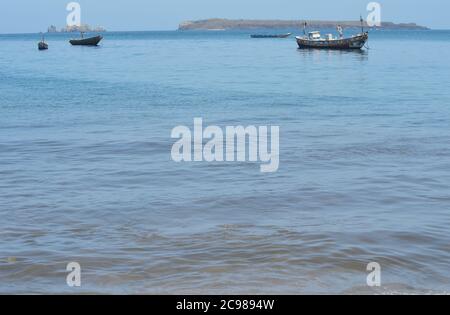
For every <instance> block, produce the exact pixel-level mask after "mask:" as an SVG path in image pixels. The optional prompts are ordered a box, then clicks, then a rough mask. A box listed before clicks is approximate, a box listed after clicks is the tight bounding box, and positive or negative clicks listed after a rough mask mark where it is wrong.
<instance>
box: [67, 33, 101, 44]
mask: <svg viewBox="0 0 450 315" xmlns="http://www.w3.org/2000/svg"><path fill="white" fill-rule="evenodd" d="M102 39H103V36H100V35H98V36H95V37H89V38H83V35H82V36H81V38H80V39H72V40H70V41H69V42H70V43H71V44H72V45H73V46H97V45H98V43H100V41H101V40H102Z"/></svg>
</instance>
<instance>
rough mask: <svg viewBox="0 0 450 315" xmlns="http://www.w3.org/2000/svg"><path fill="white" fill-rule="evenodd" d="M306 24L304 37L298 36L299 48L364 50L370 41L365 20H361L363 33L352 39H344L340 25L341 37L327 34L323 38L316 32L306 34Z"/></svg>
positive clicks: (338, 28)
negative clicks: (364, 24)
mask: <svg viewBox="0 0 450 315" xmlns="http://www.w3.org/2000/svg"><path fill="white" fill-rule="evenodd" d="M306 25H307V24H306V23H304V29H303V33H304V34H305V35H304V36H303V37H299V36H297V37H296V39H297V44H298V47H299V48H318V49H342V50H346V49H349V50H350V49H362V48H363V47H364V45H365V44H366V42H367V41H368V40H369V32H365V31H364V26H363V20H362V18H361V33H359V34H356V35H353V36H352V37H347V38H344V34H343V29H342V27H341V26H339V25H338V27H337V30H338V33H339V37H333V34H326V36H325V37H322V35H321V34H320V32H318V31H314V32H309V33H308V34H306Z"/></svg>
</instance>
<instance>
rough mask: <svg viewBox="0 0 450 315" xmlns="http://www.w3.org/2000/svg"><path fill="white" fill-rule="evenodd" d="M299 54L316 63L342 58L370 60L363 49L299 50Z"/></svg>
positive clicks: (367, 53)
mask: <svg viewBox="0 0 450 315" xmlns="http://www.w3.org/2000/svg"><path fill="white" fill-rule="evenodd" d="M297 52H298V53H299V55H301V56H304V57H308V58H311V59H312V61H313V62H314V63H315V62H320V61H324V60H333V59H336V58H340V57H345V58H348V57H351V58H352V60H353V61H367V60H368V59H369V51H368V50H361V49H348V50H333V49H301V48H298V49H297Z"/></svg>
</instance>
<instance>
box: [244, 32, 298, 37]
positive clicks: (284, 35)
mask: <svg viewBox="0 0 450 315" xmlns="http://www.w3.org/2000/svg"><path fill="white" fill-rule="evenodd" d="M291 35H292V33H287V34H274V35H270V34H269V35H250V37H251V38H288V37H289V36H291Z"/></svg>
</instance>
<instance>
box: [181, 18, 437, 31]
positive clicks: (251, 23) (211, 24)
mask: <svg viewBox="0 0 450 315" xmlns="http://www.w3.org/2000/svg"><path fill="white" fill-rule="evenodd" d="M304 22H307V24H308V27H310V28H333V27H336V25H341V26H342V27H346V28H354V27H360V26H361V22H360V21H326V20H324V21H320V20H315V21H314V20H311V21H308V20H245V19H241V20H230V19H206V20H196V21H195V20H194V21H185V22H182V23H181V24H180V25H179V27H178V30H182V31H189V30H245V29H293V28H303V23H304ZM364 26H365V27H369V26H368V25H367V23H366V22H364ZM374 28H379V29H405V30H429V28H428V27H426V26H421V25H417V24H416V23H398V24H396V23H393V22H383V23H382V24H381V26H380V27H374Z"/></svg>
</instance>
